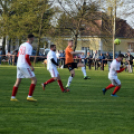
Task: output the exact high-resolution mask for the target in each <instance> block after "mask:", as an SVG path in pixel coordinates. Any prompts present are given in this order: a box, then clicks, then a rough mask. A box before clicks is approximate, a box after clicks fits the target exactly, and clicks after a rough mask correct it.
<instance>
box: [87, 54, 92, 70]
mask: <svg viewBox="0 0 134 134" xmlns="http://www.w3.org/2000/svg"><path fill="white" fill-rule="evenodd" d="M92 58H93V56H92V55H91V54H90V52H88V53H87V60H88V67H89V69H91V66H92V62H93V59H92Z"/></svg>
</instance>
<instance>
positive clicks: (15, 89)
mask: <svg viewBox="0 0 134 134" xmlns="http://www.w3.org/2000/svg"><path fill="white" fill-rule="evenodd" d="M17 91H18V87H15V86H14V87H13V91H12V97H15V96H16V94H17Z"/></svg>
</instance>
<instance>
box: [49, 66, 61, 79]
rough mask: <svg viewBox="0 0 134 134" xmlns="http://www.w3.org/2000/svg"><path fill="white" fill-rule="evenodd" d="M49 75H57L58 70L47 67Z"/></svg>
mask: <svg viewBox="0 0 134 134" xmlns="http://www.w3.org/2000/svg"><path fill="white" fill-rule="evenodd" d="M48 71H49V72H50V75H51V77H58V75H59V72H58V71H57V68H53V69H49V70H48Z"/></svg>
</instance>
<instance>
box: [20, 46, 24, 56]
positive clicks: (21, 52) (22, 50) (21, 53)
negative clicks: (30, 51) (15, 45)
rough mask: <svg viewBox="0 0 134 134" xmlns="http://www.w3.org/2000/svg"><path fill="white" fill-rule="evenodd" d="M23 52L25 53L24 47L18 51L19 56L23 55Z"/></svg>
mask: <svg viewBox="0 0 134 134" xmlns="http://www.w3.org/2000/svg"><path fill="white" fill-rule="evenodd" d="M25 51H26V47H21V48H20V51H19V54H20V55H25Z"/></svg>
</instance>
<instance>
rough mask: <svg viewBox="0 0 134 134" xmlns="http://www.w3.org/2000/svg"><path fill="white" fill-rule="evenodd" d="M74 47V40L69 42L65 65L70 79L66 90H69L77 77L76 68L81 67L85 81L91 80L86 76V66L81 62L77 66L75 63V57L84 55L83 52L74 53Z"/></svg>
mask: <svg viewBox="0 0 134 134" xmlns="http://www.w3.org/2000/svg"><path fill="white" fill-rule="evenodd" d="M72 47H73V40H69V41H68V47H67V48H66V50H65V64H66V66H67V67H68V69H69V71H70V77H69V79H68V83H67V85H66V89H69V86H70V85H71V82H72V80H73V78H74V76H75V71H74V69H75V68H78V67H81V70H82V72H83V75H84V79H90V77H88V76H87V74H86V69H85V65H84V64H83V63H81V62H79V63H78V64H77V63H75V62H74V59H73V55H75V54H83V53H82V52H74V51H73V49H72Z"/></svg>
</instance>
